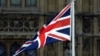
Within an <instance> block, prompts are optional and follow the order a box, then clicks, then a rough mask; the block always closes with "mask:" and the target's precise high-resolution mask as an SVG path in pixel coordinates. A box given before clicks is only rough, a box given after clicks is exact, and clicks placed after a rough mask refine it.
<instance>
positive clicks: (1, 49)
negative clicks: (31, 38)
mask: <svg viewBox="0 0 100 56" xmlns="http://www.w3.org/2000/svg"><path fill="white" fill-rule="evenodd" d="M0 56H6V48H5V46H4V45H3V44H1V43H0Z"/></svg>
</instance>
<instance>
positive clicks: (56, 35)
mask: <svg viewBox="0 0 100 56" xmlns="http://www.w3.org/2000/svg"><path fill="white" fill-rule="evenodd" d="M70 11H71V4H68V5H67V6H66V7H65V8H64V9H62V10H61V12H60V13H59V14H58V15H57V16H56V17H54V18H53V19H52V20H51V21H50V22H49V23H48V24H44V25H43V27H41V28H40V29H39V31H38V32H37V33H36V35H35V36H34V37H33V38H32V39H31V40H28V41H26V42H25V43H24V44H23V45H22V46H21V48H20V49H18V50H17V51H16V52H15V54H14V55H13V56H16V55H18V54H19V53H21V52H22V51H28V50H35V49H38V48H41V47H44V46H45V45H47V44H50V43H53V42H57V41H66V40H68V41H70V40H71V34H70V32H71V14H70Z"/></svg>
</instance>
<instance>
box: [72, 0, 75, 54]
mask: <svg viewBox="0 0 100 56" xmlns="http://www.w3.org/2000/svg"><path fill="white" fill-rule="evenodd" d="M74 2H75V1H74V0H72V2H71V17H72V18H71V19H72V22H71V23H72V28H71V29H72V30H71V31H72V46H71V47H72V56H75V9H74Z"/></svg>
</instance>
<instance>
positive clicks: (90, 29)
mask: <svg viewBox="0 0 100 56" xmlns="http://www.w3.org/2000/svg"><path fill="white" fill-rule="evenodd" d="M68 2H70V0H0V56H12V54H13V53H14V52H15V51H16V50H17V49H18V48H19V47H20V46H21V45H22V44H23V43H24V42H25V41H26V40H28V39H30V38H32V36H34V34H35V33H36V32H37V30H38V28H40V27H41V26H42V25H43V24H44V23H45V22H46V21H48V20H50V18H53V17H54V16H55V15H56V14H57V13H58V12H59V11H60V10H61V9H63V8H64V7H65V5H66V4H68ZM99 22H100V1H99V0H76V1H75V30H76V31H75V39H76V42H75V43H76V46H75V48H76V56H84V55H85V56H100V44H99V43H100V38H99V37H100V34H99V33H100V23H99ZM67 45H68V42H57V43H54V44H50V45H46V46H45V47H44V48H40V49H38V50H32V51H28V52H23V53H21V54H20V55H19V56H65V55H64V53H65V51H66V49H67V48H68V46H67Z"/></svg>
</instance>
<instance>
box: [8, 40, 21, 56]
mask: <svg viewBox="0 0 100 56" xmlns="http://www.w3.org/2000/svg"><path fill="white" fill-rule="evenodd" d="M19 48H20V45H19V44H18V43H16V42H15V43H13V44H12V45H11V48H10V49H11V52H10V56H12V55H13V54H14V53H15V51H16V50H18V49H19ZM18 56H21V55H20V54H19V55H18Z"/></svg>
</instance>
